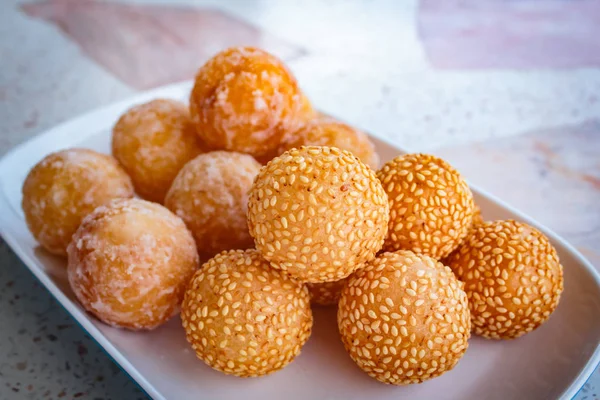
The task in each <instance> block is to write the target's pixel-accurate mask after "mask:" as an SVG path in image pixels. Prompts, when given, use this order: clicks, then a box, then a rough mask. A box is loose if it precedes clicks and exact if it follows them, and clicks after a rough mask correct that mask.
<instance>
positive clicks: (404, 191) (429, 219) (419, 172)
mask: <svg viewBox="0 0 600 400" xmlns="http://www.w3.org/2000/svg"><path fill="white" fill-rule="evenodd" d="M377 177H378V178H379V180H380V181H381V183H382V185H383V188H384V189H385V191H386V193H387V195H388V198H389V201H390V221H389V230H388V235H387V238H386V240H385V244H384V246H383V247H384V250H386V251H395V250H411V251H414V252H415V253H419V254H425V255H428V256H431V257H433V258H436V259H438V260H439V259H442V258H444V257H446V256H447V255H448V254H450V253H451V252H452V250H454V249H455V248H456V247H458V245H459V244H460V243H461V241H462V240H463V239H464V238H465V236H466V235H467V232H468V230H469V228H470V227H471V223H472V221H473V211H474V207H475V203H474V201H473V195H472V194H471V190H470V189H469V187H468V186H467V184H466V182H465V181H464V180H463V178H462V177H461V175H460V174H459V173H458V172H457V171H456V170H455V169H454V168H452V167H451V166H450V165H448V163H446V162H445V161H444V160H442V159H440V158H438V157H435V156H431V155H427V154H406V155H402V156H399V157H396V158H394V159H393V160H391V161H389V162H387V163H385V165H384V166H383V168H381V169H380V170H379V171H378V172H377Z"/></svg>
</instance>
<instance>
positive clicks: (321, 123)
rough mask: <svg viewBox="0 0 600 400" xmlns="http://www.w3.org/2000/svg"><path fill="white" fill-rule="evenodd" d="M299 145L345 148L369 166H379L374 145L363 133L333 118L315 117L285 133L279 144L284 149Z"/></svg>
mask: <svg viewBox="0 0 600 400" xmlns="http://www.w3.org/2000/svg"><path fill="white" fill-rule="evenodd" d="M301 146H329V147H337V148H339V149H342V150H347V151H349V152H350V153H352V154H354V155H355V156H356V157H358V158H359V159H360V160H361V161H362V162H364V163H365V164H367V165H368V166H369V167H371V168H374V169H376V168H377V167H379V156H378V155H377V153H376V152H375V146H374V145H373V143H372V142H371V140H370V139H369V137H368V136H367V135H366V134H365V133H364V132H361V131H359V130H358V129H355V128H353V127H351V126H349V125H347V124H344V123H342V122H340V121H337V120H335V119H333V118H319V119H315V120H313V121H311V122H309V123H307V124H305V125H303V126H302V127H301V128H300V129H298V130H296V131H294V132H292V133H290V134H289V135H286V137H285V138H284V140H283V143H282V145H281V153H283V151H285V150H289V149H292V148H294V147H301Z"/></svg>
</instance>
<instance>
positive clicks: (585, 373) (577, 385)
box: [0, 80, 600, 400]
mask: <svg viewBox="0 0 600 400" xmlns="http://www.w3.org/2000/svg"><path fill="white" fill-rule="evenodd" d="M191 86H192V81H190V80H186V81H183V82H178V83H173V84H169V85H165V86H161V87H158V88H155V89H151V90H148V91H144V92H141V93H137V94H134V95H132V96H128V97H127V98H125V99H122V100H119V101H116V102H113V103H110V104H107V105H104V106H101V107H98V108H95V109H92V110H90V111H87V112H85V113H83V114H80V115H78V116H75V117H73V118H70V119H68V120H65V121H63V122H61V123H59V124H57V125H55V126H53V127H52V128H49V129H46V130H44V131H42V132H40V133H39V134H37V135H36V136H34V137H32V138H30V139H28V140H26V141H24V142H23V143H20V144H19V145H17V146H15V147H13V148H12V149H11V150H9V151H8V152H7V153H6V154H5V155H4V156H3V157H2V158H1V159H0V178H2V177H3V176H4V175H5V173H6V172H8V169H7V166H10V165H11V164H12V163H13V161H14V160H15V159H17V158H18V156H19V154H21V153H22V152H26V151H27V149H28V148H30V147H36V144H37V143H42V142H45V141H46V140H47V138H49V137H56V136H57V135H58V136H60V137H65V136H68V135H69V133H71V134H72V133H73V132H78V135H77V138H78V139H80V140H82V139H85V138H87V137H89V136H92V135H94V134H96V133H97V132H98V130H94V129H92V130H80V129H79V126H81V125H89V123H90V120H98V119H100V120H102V119H106V117H108V116H111V118H112V116H114V115H115V114H116V113H117V114H118V113H119V110H123V111H124V110H126V109H128V108H129V107H131V106H132V105H134V104H137V103H142V102H145V101H149V100H152V99H155V98H158V97H166V98H170V97H181V96H180V95H181V93H183V92H184V90H185V89H186V88H191ZM324 111H325V112H327V110H324ZM102 126H105V124H104V125H102ZM366 132H368V134H369V136H371V137H374V138H375V139H377V140H379V141H381V142H383V143H385V144H387V145H389V146H391V147H393V148H395V149H397V150H398V151H399V152H407V151H408V150H407V149H406V148H403V147H399V146H398V145H397V144H395V143H393V142H392V141H391V140H389V139H387V138H384V137H381V136H379V135H376V134H372V133H370V132H369V131H368V130H366ZM467 181H468V180H467ZM2 186H3V185H2ZM469 187H470V188H471V189H472V190H473V192H475V193H476V195H477V196H479V197H483V198H485V199H486V200H489V201H491V202H493V203H496V204H497V205H498V206H500V207H503V208H505V209H506V210H508V211H510V212H512V213H513V214H515V215H516V216H518V217H519V218H520V219H521V220H522V221H524V222H526V223H528V224H529V225H532V226H534V227H535V228H537V229H538V230H540V231H542V232H543V233H544V234H545V235H546V236H548V237H549V238H550V239H552V240H553V241H555V242H558V243H560V244H561V245H562V246H563V247H564V248H565V249H566V250H567V251H568V252H570V253H571V255H572V256H573V257H574V258H575V259H576V260H577V261H578V262H579V263H580V264H581V265H583V267H584V268H585V269H586V270H587V272H588V273H589V274H590V275H591V276H592V278H593V279H594V281H595V284H596V286H597V287H598V288H599V290H600V272H599V271H598V270H596V268H595V267H594V266H593V265H592V263H591V262H590V261H589V260H587V259H586V258H585V257H584V256H583V255H582V254H581V253H580V252H579V251H578V250H577V249H576V248H575V247H574V246H573V245H571V244H570V243H569V242H568V241H566V240H565V239H563V238H562V237H561V236H560V235H558V234H557V233H555V232H554V231H552V230H551V229H549V228H548V227H546V226H545V225H543V224H541V223H539V222H538V221H536V220H534V219H533V218H531V217H529V216H528V215H526V214H524V213H523V212H521V211H519V210H518V209H517V208H515V207H513V206H511V205H510V204H508V203H506V202H505V201H504V200H501V199H500V198H498V197H497V196H495V195H493V194H491V193H489V192H488V191H486V190H484V189H482V188H480V187H479V186H477V185H472V184H471V183H469ZM0 209H1V210H3V211H4V212H0V221H2V224H0V236H2V238H3V239H4V241H5V242H6V243H7V244H8V246H9V247H10V248H11V249H12V251H14V252H15V254H16V255H17V256H18V257H19V259H20V260H21V261H22V262H23V263H24V264H25V265H26V266H27V269H29V271H30V272H31V273H32V274H33V275H34V276H35V277H36V278H37V279H38V281H40V283H41V284H42V285H44V287H45V288H46V290H48V292H50V294H51V295H52V296H53V297H54V298H55V299H56V300H57V301H58V303H59V304H60V305H61V306H62V307H63V308H64V309H65V310H66V311H67V312H68V313H69V314H71V316H72V317H73V318H74V319H75V320H76V322H77V323H78V324H79V325H80V327H81V328H83V329H84V330H85V331H87V333H89V334H90V336H91V337H92V338H93V340H94V341H96V343H98V345H100V347H101V348H102V349H103V350H104V352H105V353H106V354H107V355H108V356H109V357H110V358H111V359H112V360H113V361H114V362H115V363H116V364H117V365H118V366H119V367H121V369H122V370H123V371H124V372H126V373H127V374H128V375H129V376H130V377H131V378H132V379H133V380H134V381H135V383H137V384H138V385H139V386H140V387H141V388H142V389H143V390H144V391H145V392H146V393H147V394H148V395H149V396H151V397H152V398H153V399H166V397H165V396H164V395H163V394H162V393H160V392H159V391H158V389H156V388H155V387H154V386H153V385H152V383H150V382H149V381H148V380H147V379H146V378H145V377H144V376H143V375H142V374H141V373H140V372H139V371H138V370H137V369H136V368H135V367H134V366H133V365H132V364H131V363H130V362H129V361H128V359H127V358H126V357H125V356H124V355H123V354H122V353H121V352H120V351H119V350H118V349H117V348H116V347H115V346H114V345H113V344H112V343H111V342H110V341H109V340H108V338H107V337H106V336H105V335H104V334H103V333H102V332H101V331H100V330H99V329H98V328H97V327H96V326H94V324H93V323H92V322H91V317H90V316H88V315H87V313H86V312H84V311H83V310H82V309H80V308H78V306H77V304H76V302H73V301H71V300H70V299H69V298H68V297H67V296H66V295H65V294H64V293H63V292H62V290H61V289H60V288H59V287H58V286H57V285H56V284H55V283H54V282H53V281H52V280H51V279H50V277H49V276H48V275H46V274H44V273H43V271H42V270H41V269H39V268H38V267H37V262H36V261H35V260H34V259H33V258H32V257H30V256H29V255H28V254H27V252H26V251H25V249H24V248H23V246H22V245H21V244H20V243H19V241H18V240H17V238H16V237H14V236H13V235H11V233H10V229H8V228H7V226H8V224H7V223H6V222H8V218H9V217H8V216H7V215H8V213H12V211H13V210H11V207H10V203H9V202H8V199H6V194H5V191H4V190H2V195H1V198H0ZM5 212H6V214H5ZM13 218H16V217H15V216H14V215H13ZM599 364H600V342H599V343H597V344H596V348H595V350H594V352H593V353H592V355H591V357H590V358H589V359H588V361H587V363H586V364H585V365H584V366H583V368H581V369H580V371H579V372H578V375H577V377H576V378H575V379H573V381H572V382H571V383H570V385H569V386H568V387H567V388H566V389H565V390H564V391H563V393H562V394H561V396H560V399H563V400H565V399H572V398H573V397H574V396H576V395H577V393H579V391H580V390H581V389H582V388H583V386H584V385H585V383H586V382H587V381H588V379H589V378H590V376H591V375H592V373H593V372H594V370H595V369H596V367H597V366H598V365H599Z"/></svg>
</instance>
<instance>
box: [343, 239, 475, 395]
mask: <svg viewBox="0 0 600 400" xmlns="http://www.w3.org/2000/svg"><path fill="white" fill-rule="evenodd" d="M338 327H339V330H340V334H341V337H342V342H343V343H344V347H345V348H346V350H347V351H348V353H349V354H350V357H351V358H352V359H353V360H354V362H355V363H356V364H357V365H358V366H359V367H360V368H361V369H362V370H364V371H365V372H366V373H367V374H369V376H371V377H373V378H375V379H377V380H378V381H381V382H384V383H389V384H393V385H407V384H411V383H420V382H423V381H425V380H428V379H431V378H435V377H437V376H439V375H441V374H443V373H444V372H446V371H449V370H451V369H452V368H454V366H455V365H456V364H457V363H458V361H459V360H460V358H461V357H462V356H463V355H464V353H465V351H466V349H467V347H468V343H467V341H468V339H469V336H470V330H471V323H470V317H469V308H468V305H467V295H466V294H465V292H464V291H463V289H462V283H461V282H459V281H458V280H457V279H456V277H455V276H454V274H453V273H452V271H451V270H450V269H449V268H448V267H445V266H444V265H442V264H441V263H440V262H438V261H436V260H434V259H433V258H431V257H428V256H425V255H418V254H415V253H413V252H411V251H405V250H401V251H398V252H395V253H383V254H381V255H380V256H378V257H377V258H376V259H375V260H373V261H371V262H370V263H369V264H368V265H367V267H366V268H364V269H361V270H359V271H357V272H356V273H355V274H353V275H352V276H351V278H350V280H349V281H348V284H347V285H346V287H345V288H344V289H343V290H342V295H341V297H340V302H339V304H338Z"/></svg>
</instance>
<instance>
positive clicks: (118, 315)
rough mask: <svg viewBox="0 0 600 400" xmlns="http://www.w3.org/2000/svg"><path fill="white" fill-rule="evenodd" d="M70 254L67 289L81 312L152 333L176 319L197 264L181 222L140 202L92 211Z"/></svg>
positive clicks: (156, 206)
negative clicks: (174, 316)
mask: <svg viewBox="0 0 600 400" xmlns="http://www.w3.org/2000/svg"><path fill="white" fill-rule="evenodd" d="M68 252H69V263H68V270H67V271H68V277H69V283H70V285H71V289H73V292H74V293H75V296H76V297H77V299H78V300H79V302H80V303H81V304H82V305H83V307H84V308H85V309H86V310H87V311H89V312H90V313H92V314H94V315H95V316H96V317H97V318H98V319H99V320H101V321H103V322H105V323H107V324H109V325H113V326H117V327H122V328H127V329H132V330H139V329H153V328H155V327H157V326H158V325H161V324H162V323H164V322H166V321H167V320H168V319H169V318H170V317H171V316H173V315H174V314H176V313H177V311H178V309H179V306H180V304H181V302H182V300H183V295H184V292H185V288H186V285H187V283H188V282H189V280H190V278H191V277H192V276H193V274H194V272H195V271H196V269H197V268H198V264H199V261H198V253H197V252H196V245H195V243H194V239H193V238H192V235H191V234H190V233H189V231H188V230H187V229H186V227H185V224H184V223H183V221H182V220H181V219H180V218H178V217H177V216H175V215H174V214H173V213H171V212H170V211H169V210H167V209H166V208H165V207H163V206H161V205H159V204H156V203H151V202H148V201H144V200H139V199H121V200H114V201H112V202H110V203H109V204H107V205H104V206H100V207H98V208H96V209H95V210H94V211H93V212H92V213H91V214H89V215H88V216H87V217H86V218H85V219H84V220H83V222H82V224H81V226H80V227H79V229H77V232H76V233H75V235H73V241H72V242H71V244H70V245H69V248H68Z"/></svg>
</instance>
